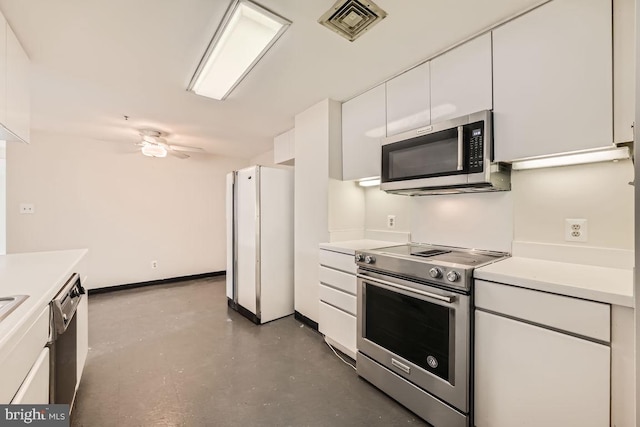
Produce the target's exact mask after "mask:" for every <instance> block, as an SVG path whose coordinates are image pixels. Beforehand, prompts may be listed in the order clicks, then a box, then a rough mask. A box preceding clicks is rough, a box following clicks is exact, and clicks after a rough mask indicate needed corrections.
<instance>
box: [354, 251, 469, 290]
mask: <svg viewBox="0 0 640 427" xmlns="http://www.w3.org/2000/svg"><path fill="white" fill-rule="evenodd" d="M354 260H355V262H356V264H357V265H358V267H361V268H363V269H369V270H374V271H377V272H380V273H382V274H385V273H390V274H393V275H395V276H398V277H403V276H405V277H407V278H408V279H411V278H413V279H418V280H423V281H425V282H430V283H433V284H439V285H440V286H443V287H451V288H456V289H462V290H469V289H470V283H471V281H472V270H471V269H464V268H456V267H454V266H451V264H447V263H443V264H440V263H435V262H426V261H424V260H422V259H421V260H420V261H417V260H415V258H410V259H406V258H403V257H390V256H386V254H382V255H380V254H377V253H369V252H356V254H355V257H354Z"/></svg>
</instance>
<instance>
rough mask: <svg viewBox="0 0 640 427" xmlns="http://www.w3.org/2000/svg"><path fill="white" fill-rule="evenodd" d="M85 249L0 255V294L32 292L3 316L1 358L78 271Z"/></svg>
mask: <svg viewBox="0 0 640 427" xmlns="http://www.w3.org/2000/svg"><path fill="white" fill-rule="evenodd" d="M86 253H87V249H75V250H66V251H55V252H34V253H24V254H11V255H2V256H0V296H11V295H29V298H27V300H26V301H24V302H23V303H22V304H21V305H20V306H19V307H18V308H16V309H15V310H14V311H13V312H11V313H10V314H9V316H8V317H5V318H4V319H3V320H0V362H1V361H2V360H3V359H4V355H6V352H7V351H10V350H11V349H12V348H13V345H11V344H12V343H14V344H15V342H16V340H17V339H18V338H19V337H20V336H21V333H24V330H26V328H28V327H29V326H30V325H31V322H33V321H34V320H35V319H36V317H37V316H38V315H39V314H40V313H42V310H43V309H44V307H45V306H46V305H47V304H49V302H50V301H51V300H52V299H53V297H54V296H55V295H56V293H57V292H58V291H59V290H60V289H61V288H62V286H63V285H64V284H65V283H66V281H67V280H68V279H69V277H71V275H72V274H73V273H74V272H76V271H75V270H74V269H75V268H76V266H77V265H78V264H79V263H80V261H81V260H82V258H83V257H84V256H85V255H86ZM82 278H84V277H82Z"/></svg>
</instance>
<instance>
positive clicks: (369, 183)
mask: <svg viewBox="0 0 640 427" xmlns="http://www.w3.org/2000/svg"><path fill="white" fill-rule="evenodd" d="M358 185H359V186H360V187H375V186H376V185H380V178H365V179H361V180H360V181H358Z"/></svg>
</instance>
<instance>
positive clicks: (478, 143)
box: [468, 123, 484, 173]
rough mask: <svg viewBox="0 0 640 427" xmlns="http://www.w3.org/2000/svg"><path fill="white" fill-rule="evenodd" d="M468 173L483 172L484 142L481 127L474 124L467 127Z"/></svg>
mask: <svg viewBox="0 0 640 427" xmlns="http://www.w3.org/2000/svg"><path fill="white" fill-rule="evenodd" d="M469 128H470V129H469V156H468V158H469V172H470V173H474V172H482V171H483V170H484V141H483V135H482V125H481V124H479V123H476V124H475V125H470V126H469Z"/></svg>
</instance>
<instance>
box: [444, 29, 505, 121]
mask: <svg viewBox="0 0 640 427" xmlns="http://www.w3.org/2000/svg"><path fill="white" fill-rule="evenodd" d="M491 80H492V76H491V34H485V35H483V36H480V37H478V38H475V39H473V40H471V41H469V42H467V43H465V44H463V45H461V46H458V47H457V48H455V49H453V50H452V51H450V52H447V53H445V54H444V55H441V56H439V57H437V58H435V59H433V60H432V61H431V122H432V123H437V122H439V121H443V120H448V119H453V118H456V117H460V116H464V115H465V114H471V113H475V112H477V111H482V110H491V108H492V107H493V105H492V104H493V101H492V85H491Z"/></svg>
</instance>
